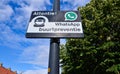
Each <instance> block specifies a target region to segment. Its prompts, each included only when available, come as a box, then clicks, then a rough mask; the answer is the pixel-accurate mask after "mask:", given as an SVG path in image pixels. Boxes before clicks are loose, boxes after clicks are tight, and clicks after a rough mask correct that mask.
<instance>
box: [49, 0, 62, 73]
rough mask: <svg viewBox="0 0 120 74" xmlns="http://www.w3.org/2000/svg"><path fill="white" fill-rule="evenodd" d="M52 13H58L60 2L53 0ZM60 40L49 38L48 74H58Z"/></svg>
mask: <svg viewBox="0 0 120 74" xmlns="http://www.w3.org/2000/svg"><path fill="white" fill-rule="evenodd" d="M53 11H55V12H58V11H60V0H54V5H53ZM59 44H60V39H59V38H51V40H50V52H49V66H48V74H59V51H60V47H59Z"/></svg>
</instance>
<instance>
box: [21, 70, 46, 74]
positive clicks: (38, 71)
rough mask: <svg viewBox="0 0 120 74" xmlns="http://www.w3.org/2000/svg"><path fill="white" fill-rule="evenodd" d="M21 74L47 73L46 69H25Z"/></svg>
mask: <svg viewBox="0 0 120 74" xmlns="http://www.w3.org/2000/svg"><path fill="white" fill-rule="evenodd" d="M22 74H47V69H40V70H27V71H25V72H23V73H22Z"/></svg>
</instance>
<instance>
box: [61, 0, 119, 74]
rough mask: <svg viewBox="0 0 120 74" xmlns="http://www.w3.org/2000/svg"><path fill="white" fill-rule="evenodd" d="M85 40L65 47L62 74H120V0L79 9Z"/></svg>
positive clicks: (71, 41)
mask: <svg viewBox="0 0 120 74" xmlns="http://www.w3.org/2000/svg"><path fill="white" fill-rule="evenodd" d="M78 10H79V11H80V14H81V18H82V25H83V30H84V38H82V39H67V40H66V44H65V45H62V46H61V55H60V57H61V64H62V74H101V73H102V74H120V34H119V33H120V0H91V2H90V3H88V4H87V5H86V6H84V7H79V8H78Z"/></svg>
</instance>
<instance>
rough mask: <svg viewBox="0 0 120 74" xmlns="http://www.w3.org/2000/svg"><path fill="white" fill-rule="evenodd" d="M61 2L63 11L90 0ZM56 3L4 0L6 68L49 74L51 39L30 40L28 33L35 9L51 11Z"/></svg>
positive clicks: (2, 59) (0, 50) (0, 11)
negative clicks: (27, 37)
mask: <svg viewBox="0 0 120 74" xmlns="http://www.w3.org/2000/svg"><path fill="white" fill-rule="evenodd" d="M60 1H61V10H77V7H79V6H83V5H85V4H86V3H88V2H89V1H90V0H60ZM73 1H74V2H73ZM52 3H53V0H1V1H0V63H3V66H4V67H6V68H9V67H10V68H11V69H12V70H13V71H18V72H23V74H47V67H48V57H49V56H48V55H49V39H26V38H25V33H26V29H27V26H28V22H29V18H30V15H31V11H34V10H39V11H42V10H45V11H51V10H52ZM62 43H65V40H61V44H62Z"/></svg>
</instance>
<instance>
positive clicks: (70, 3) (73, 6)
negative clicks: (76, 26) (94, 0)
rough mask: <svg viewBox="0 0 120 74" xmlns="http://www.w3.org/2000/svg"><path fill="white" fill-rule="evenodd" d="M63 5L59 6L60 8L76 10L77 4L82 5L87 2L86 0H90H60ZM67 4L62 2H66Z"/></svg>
mask: <svg viewBox="0 0 120 74" xmlns="http://www.w3.org/2000/svg"><path fill="white" fill-rule="evenodd" d="M62 2H63V5H62V6H61V9H62V10H77V8H78V7H79V6H84V5H85V4H87V3H88V2H90V0H74V2H73V0H62ZM66 2H67V4H64V3H66Z"/></svg>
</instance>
